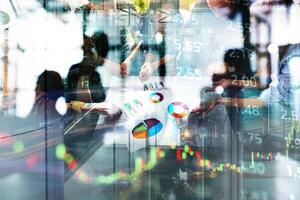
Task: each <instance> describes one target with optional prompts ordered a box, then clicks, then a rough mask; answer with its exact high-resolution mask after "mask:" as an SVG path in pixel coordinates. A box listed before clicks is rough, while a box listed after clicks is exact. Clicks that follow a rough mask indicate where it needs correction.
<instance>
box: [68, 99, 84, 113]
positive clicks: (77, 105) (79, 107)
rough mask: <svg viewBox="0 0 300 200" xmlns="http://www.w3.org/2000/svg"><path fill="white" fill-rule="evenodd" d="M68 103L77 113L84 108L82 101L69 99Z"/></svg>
mask: <svg viewBox="0 0 300 200" xmlns="http://www.w3.org/2000/svg"><path fill="white" fill-rule="evenodd" d="M70 105H71V109H72V110H74V111H75V112H77V113H81V112H82V110H83V109H84V105H85V103H84V102H82V101H71V102H70Z"/></svg>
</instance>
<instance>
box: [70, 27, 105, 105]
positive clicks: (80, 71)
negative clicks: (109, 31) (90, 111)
mask: <svg viewBox="0 0 300 200" xmlns="http://www.w3.org/2000/svg"><path fill="white" fill-rule="evenodd" d="M82 48H83V54H84V57H83V60H82V61H81V62H80V63H78V64H75V65H73V66H72V67H71V68H70V70H69V73H68V76H67V89H68V94H67V102H71V101H81V102H86V103H92V102H97V103H99V102H103V101H104V100H105V91H104V88H103V86H102V83H101V78H100V74H99V73H98V72H97V71H96V68H97V67H98V65H100V66H101V65H103V63H104V60H105V58H106V56H107V53H108V50H109V46H108V38H107V36H106V34H104V33H102V32H97V33H95V34H94V35H93V36H92V37H91V38H89V37H87V36H84V44H83V47H82Z"/></svg>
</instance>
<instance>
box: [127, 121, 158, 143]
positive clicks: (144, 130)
mask: <svg viewBox="0 0 300 200" xmlns="http://www.w3.org/2000/svg"><path fill="white" fill-rule="evenodd" d="M162 127H163V125H162V123H161V122H160V121H159V120H157V119H155V118H150V119H146V120H144V121H143V122H141V123H139V124H138V125H137V126H135V127H134V128H133V129H132V135H133V137H135V138H140V139H142V138H147V137H151V136H153V135H156V134H157V133H159V132H160V131H161V129H162Z"/></svg>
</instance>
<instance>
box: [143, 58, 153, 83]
mask: <svg viewBox="0 0 300 200" xmlns="http://www.w3.org/2000/svg"><path fill="white" fill-rule="evenodd" d="M153 71H154V65H153V64H152V63H150V62H145V63H144V64H143V66H142V67H141V71H140V79H141V81H146V80H147V79H149V77H150V76H151V75H152V73H153Z"/></svg>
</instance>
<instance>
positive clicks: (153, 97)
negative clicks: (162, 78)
mask: <svg viewBox="0 0 300 200" xmlns="http://www.w3.org/2000/svg"><path fill="white" fill-rule="evenodd" d="M149 99H150V101H151V102H152V103H160V102H162V101H163V100H164V96H163V95H162V94H161V93H159V92H153V93H151V94H150V95H149Z"/></svg>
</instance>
